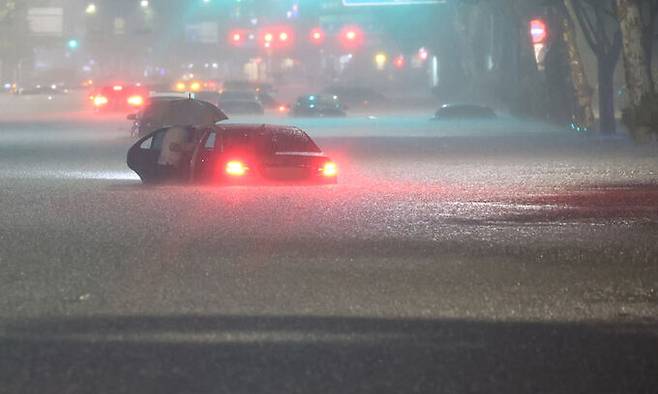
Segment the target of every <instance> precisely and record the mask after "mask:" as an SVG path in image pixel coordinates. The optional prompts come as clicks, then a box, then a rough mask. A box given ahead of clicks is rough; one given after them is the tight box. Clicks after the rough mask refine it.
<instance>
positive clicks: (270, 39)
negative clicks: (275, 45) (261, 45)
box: [263, 33, 274, 42]
mask: <svg viewBox="0 0 658 394" xmlns="http://www.w3.org/2000/svg"><path fill="white" fill-rule="evenodd" d="M273 38H274V36H272V33H265V36H263V39H264V40H265V42H271V41H272V39H273Z"/></svg>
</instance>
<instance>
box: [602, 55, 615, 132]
mask: <svg viewBox="0 0 658 394" xmlns="http://www.w3.org/2000/svg"><path fill="white" fill-rule="evenodd" d="M615 63H616V61H615V62H611V61H610V59H608V58H607V57H601V58H599V59H598V72H599V132H600V133H601V134H614V133H615V131H616V129H617V127H616V120H615V103H614V85H613V81H614V75H615Z"/></svg>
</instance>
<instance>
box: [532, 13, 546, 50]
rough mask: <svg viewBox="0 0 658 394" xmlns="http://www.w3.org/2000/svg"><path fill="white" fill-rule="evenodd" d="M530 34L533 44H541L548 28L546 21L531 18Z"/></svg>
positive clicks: (544, 39)
mask: <svg viewBox="0 0 658 394" xmlns="http://www.w3.org/2000/svg"><path fill="white" fill-rule="evenodd" d="M530 36H531V37H532V43H533V44H543V43H545V42H546V38H548V28H547V27H546V22H544V20H542V19H533V20H531V21H530Z"/></svg>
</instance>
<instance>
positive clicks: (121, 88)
mask: <svg viewBox="0 0 658 394" xmlns="http://www.w3.org/2000/svg"><path fill="white" fill-rule="evenodd" d="M112 90H114V91H115V92H120V91H122V90H123V86H121V85H114V86H112Z"/></svg>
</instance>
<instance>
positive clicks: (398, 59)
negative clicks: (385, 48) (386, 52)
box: [393, 55, 405, 68]
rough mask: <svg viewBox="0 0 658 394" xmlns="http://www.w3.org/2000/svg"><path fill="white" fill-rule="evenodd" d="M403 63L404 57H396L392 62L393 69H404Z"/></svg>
mask: <svg viewBox="0 0 658 394" xmlns="http://www.w3.org/2000/svg"><path fill="white" fill-rule="evenodd" d="M404 63H405V61H404V56H402V55H400V56H398V57H396V58H395V60H394V61H393V64H395V67H397V68H402V67H404Z"/></svg>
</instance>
